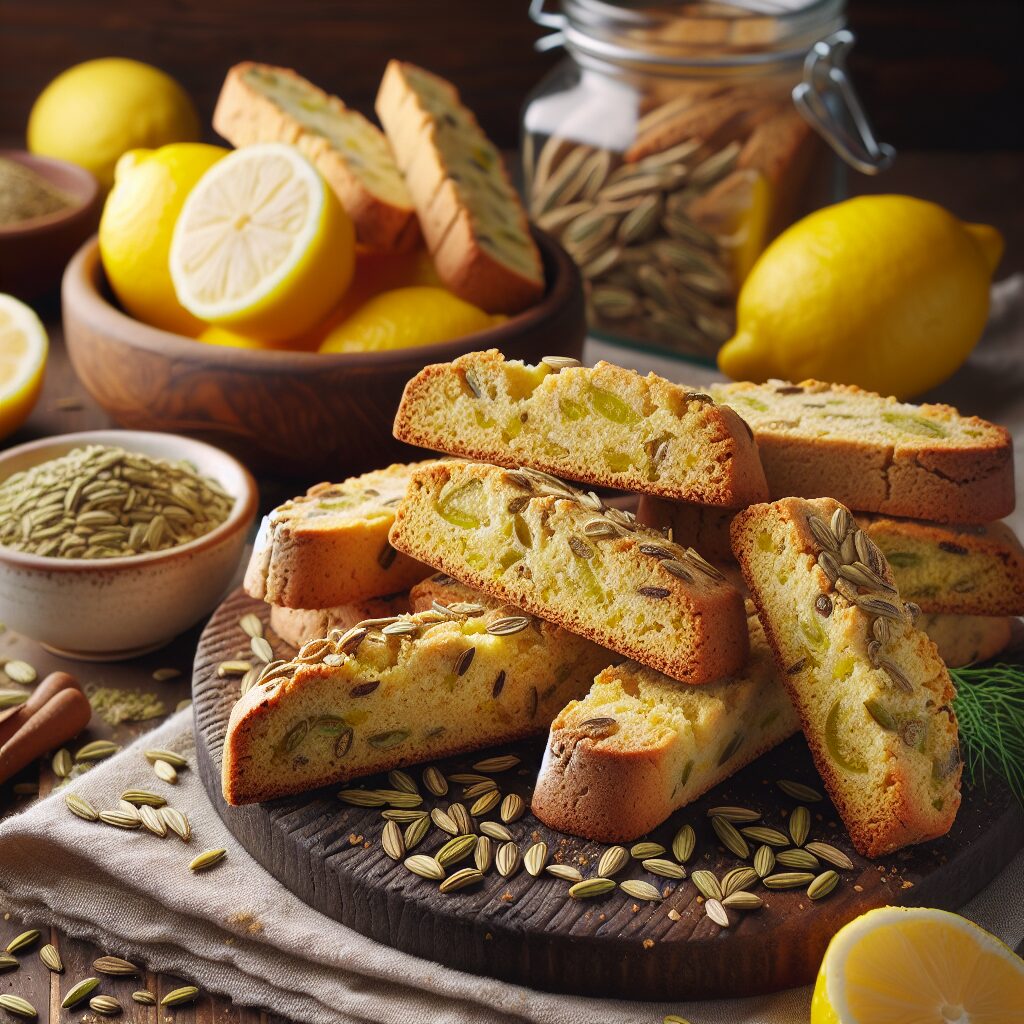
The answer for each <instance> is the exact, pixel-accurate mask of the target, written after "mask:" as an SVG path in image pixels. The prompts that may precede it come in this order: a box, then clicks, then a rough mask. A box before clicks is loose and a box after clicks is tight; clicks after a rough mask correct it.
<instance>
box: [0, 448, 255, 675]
mask: <svg viewBox="0 0 1024 1024" xmlns="http://www.w3.org/2000/svg"><path fill="white" fill-rule="evenodd" d="M256 505H257V492H256V484H255V482H254V481H253V479H252V477H251V476H250V475H249V473H248V471H247V470H246V469H245V468H244V467H243V466H242V465H241V464H240V463H239V462H238V461H237V460H236V459H234V458H233V457H232V456H230V455H228V454H226V453H225V452H222V451H221V450H220V449H218V448H214V447H213V446H212V445H208V444H204V443H203V442H201V441H195V440H191V439H189V438H184V437H179V436H177V435H174V434H159V433H148V432H145V431H131V430H98V431H89V432H85V433H80V434H65V435H62V436H60V437H53V438H46V439H44V440H41V441H33V442H31V443H30V444H25V445H21V446H19V447H17V448H12V449H10V450H9V451H7V452H5V453H3V455H0V620H2V621H3V622H5V623H6V624H7V625H8V626H10V627H11V628H12V629H14V630H16V631H18V632H19V633H23V634H25V635H26V636H30V637H32V638H33V639H35V640H37V641H39V642H40V643H41V644H43V645H44V646H45V647H48V648H49V649H51V650H53V651H56V652H57V653H60V654H64V655H66V656H69V657H75V658H80V659H88V660H97V661H100V660H102V661H107V660H114V659H118V658H130V657H134V656H136V655H138V654H141V653H143V652H145V651H150V650H155V649H156V648H158V647H161V646H163V645H164V644H166V643H168V642H169V641H170V640H172V639H173V638H174V637H175V636H177V635H178V634H179V633H181V632H183V631H184V630H186V629H188V628H189V627H190V626H192V625H194V624H195V623H196V622H198V621H199V620H200V619H201V618H203V616H205V615H206V614H208V613H209V612H210V611H211V610H212V609H213V608H214V607H215V606H216V604H217V602H218V601H219V599H220V598H221V597H222V596H223V594H224V592H225V591H226V589H227V588H228V586H229V585H230V584H231V582H232V579H233V578H234V575H235V573H236V570H237V568H238V563H239V560H240V558H241V554H242V549H243V547H244V545H245V541H246V538H247V536H248V533H249V530H250V527H251V526H252V523H253V520H254V518H255V514H256Z"/></svg>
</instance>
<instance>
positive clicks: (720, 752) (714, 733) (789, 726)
mask: <svg viewBox="0 0 1024 1024" xmlns="http://www.w3.org/2000/svg"><path fill="white" fill-rule="evenodd" d="M799 728H800V722H799V719H798V718H797V714H796V711H795V710H794V709H793V705H792V703H791V701H790V699H789V695H788V694H787V693H786V690H785V688H784V687H783V685H782V683H781V682H780V681H779V679H778V676H777V674H776V670H775V665H774V662H773V660H772V653H771V650H770V649H769V647H768V644H767V642H766V641H765V638H764V633H763V632H762V630H761V626H760V623H759V622H758V620H757V618H756V616H753V615H751V617H750V659H749V660H748V662H747V664H746V665H745V666H744V667H743V669H742V671H740V672H738V673H737V674H736V675H735V676H733V677H732V678H730V679H725V680H722V681H721V682H717V683H710V684H708V685H707V686H699V687H696V686H680V685H679V684H678V683H677V682H676V681H675V680H673V679H669V678H668V677H667V676H664V675H662V674H661V673H660V672H655V671H654V670H653V669H649V668H645V667H643V666H642V665H638V664H636V662H630V661H627V662H624V663H623V664H621V665H617V666H614V667H612V668H606V669H605V670H604V671H603V672H602V673H601V674H600V675H599V676H598V677H597V679H595V680H594V685H593V686H592V687H591V688H590V692H589V693H588V694H587V696H586V697H584V698H583V699H582V700H579V701H573V703H571V704H569V705H568V706H567V707H566V708H565V709H564V710H563V711H562V712H561V713H560V714H559V716H558V717H557V718H556V719H555V721H554V722H553V723H552V726H551V733H550V735H549V737H548V745H547V748H546V749H545V751H544V762H543V764H542V766H541V770H540V776H539V778H538V779H537V785H536V788H535V789H534V793H533V813H534V814H535V815H536V816H537V817H538V818H540V820H541V821H543V822H544V823H545V824H546V825H549V826H550V827H551V828H555V829H558V830H559V831H561V832H571V833H573V834H574V835H580V836H585V837H586V838H588V839H593V840H597V841H600V842H609V843H611V842H628V841H629V840H632V839H636V838H637V837H638V836H642V835H644V834H645V833H646V832H649V831H650V830H651V829H652V828H654V827H655V826H657V825H660V824H661V822H663V821H664V820H665V819H666V818H667V817H668V816H669V815H670V814H671V813H672V812H673V811H675V810H678V809H679V808H680V807H685V806H686V805H687V804H689V803H691V802H692V801H694V800H696V799H697V798H698V797H699V796H701V795H702V794H703V793H706V792H707V791H708V790H709V789H711V788H712V787H713V786H715V785H717V784H718V783H719V782H721V781H722V780H723V779H725V778H727V777H728V776H730V775H732V774H733V773H734V772H737V771H739V770H740V768H742V767H743V766H744V765H746V764H749V763H750V762H751V761H753V760H754V759H755V758H756V757H758V756H760V755H761V754H762V753H764V752H765V751H766V750H769V749H771V748H772V747H774V746H775V745H776V744H778V743H781V742H782V741H783V740H784V739H786V738H787V737H788V736H791V735H792V734H793V733H794V732H796V731H797V730H798V729H799Z"/></svg>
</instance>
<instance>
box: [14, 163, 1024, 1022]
mask: <svg viewBox="0 0 1024 1024" xmlns="http://www.w3.org/2000/svg"><path fill="white" fill-rule="evenodd" d="M1022 183H1024V154H1020V153H995V154H950V153H943V154H901V157H900V159H899V160H898V161H897V163H896V165H895V167H894V168H893V169H892V171H890V172H889V173H888V174H887V175H886V176H884V177H882V178H878V179H874V180H870V181H863V180H862V181H861V183H860V184H859V185H858V187H859V188H860V189H861V190H863V191H870V192H880V191H891V192H906V193H909V194H913V195H917V196H921V197H923V198H927V199H932V200H934V201H936V202H940V203H942V204H943V205H945V206H947V207H949V208H950V209H951V210H953V211H954V212H955V213H957V215H959V216H961V217H963V218H964V219H967V220H981V221H987V222H989V223H993V224H996V225H998V226H999V228H1000V230H1002V231H1003V232H1004V235H1005V236H1006V241H1007V248H1006V256H1005V258H1004V261H1003V265H1002V268H1001V270H1000V276H1005V274H1007V273H1009V272H1014V271H1021V270H1024V206H1021V204H1019V203H1017V202H1016V195H1017V194H1018V192H1019V190H1020V186H1021V184H1022ZM37 308H38V310H39V312H40V315H41V316H42V317H43V319H44V322H45V323H46V325H47V328H48V329H49V331H50V338H51V344H52V349H51V353H50V358H49V364H48V367H47V374H46V382H45V385H44V388H43V393H42V397H41V398H40V401H39V404H38V405H37V406H36V409H35V411H34V412H33V414H32V416H31V418H30V419H29V421H28V423H27V424H26V425H25V427H23V428H22V429H21V430H20V431H18V433H17V434H16V435H14V436H13V437H11V438H9V439H8V440H7V442H6V445H14V444H20V443H21V442H23V441H27V440H31V439H34V438H37V437H43V436H48V435H52V434H61V433H67V432H69V431H77V430H94V429H98V428H103V427H108V426H112V425H113V424H111V422H110V421H109V420H108V418H107V417H106V415H105V414H104V413H103V412H102V411H101V410H100V409H99V408H98V407H97V406H96V405H95V403H93V402H92V400H91V399H90V398H89V397H88V396H87V395H86V394H85V392H84V391H83V390H82V388H81V385H80V384H79V383H78V381H77V379H76V378H75V375H74V371H73V370H72V368H71V365H70V363H69V361H68V358H67V353H66V352H65V349H64V345H63V338H62V335H61V329H60V309H59V303H58V301H57V299H56V297H51V298H50V299H48V300H45V301H44V302H42V303H37ZM627 358H628V357H627ZM680 375H681V376H682V375H684V370H683V367H682V365H681V368H680ZM312 482H313V481H310V483H312ZM290 489H291V488H290V487H289V486H287V485H283V484H280V483H278V482H275V481H272V480H261V481H260V490H261V511H265V510H266V509H268V508H270V507H272V506H273V505H274V504H276V503H278V502H279V501H281V500H283V499H284V498H285V497H287V496H289V495H288V493H287V492H288V491H289V490H290ZM197 637H198V630H193V631H190V632H189V633H188V634H186V635H184V636H182V637H179V638H178V639H177V640H176V641H175V642H174V643H173V644H172V645H171V646H169V647H167V648H165V649H164V650H163V651H160V652H157V653H156V654H152V655H148V656H147V657H145V658H141V659H138V660H137V661H131V662H124V663H121V664H117V665H90V664H84V663H74V662H68V661H65V660H63V659H59V658H56V657H54V656H52V655H50V654H47V653H46V652H44V651H43V650H42V649H41V648H40V647H39V646H38V645H37V644H35V643H33V642H32V641H29V640H26V639H24V638H22V637H18V636H16V635H15V634H13V633H12V632H11V631H9V630H8V631H6V632H4V633H3V634H0V658H3V659H10V658H13V657H18V658H23V659H24V660H26V661H28V662H29V663H30V664H32V665H34V666H35V667H36V668H37V669H38V670H39V674H40V676H42V675H44V674H45V673H46V672H48V671H52V670H53V669H55V668H62V669H64V670H65V671H70V672H71V673H72V674H74V675H77V677H78V678H79V680H80V681H81V682H82V683H83V684H88V683H90V682H94V683H96V684H97V685H103V686H105V687H117V688H123V689H126V690H142V691H146V692H149V693H155V694H158V695H159V697H160V698H161V699H162V700H163V702H164V704H165V706H166V709H167V711H168V712H173V710H174V708H175V706H176V705H177V703H178V702H179V701H180V700H183V699H186V698H187V697H188V696H189V670H190V667H191V664H192V656H193V653H194V651H195V645H196V640H197ZM165 666H172V667H176V668H178V669H180V670H181V671H182V675H181V676H180V677H178V678H177V679H175V680H172V681H170V682H156V681H154V680H153V679H152V672H153V670H154V669H155V668H158V667H165ZM161 720H162V719H159V718H157V719H154V720H151V721H149V722H144V723H126V724H122V725H119V726H116V727H111V726H109V725H107V724H106V723H105V722H104V721H103V720H102V718H101V717H100V716H99V715H94V716H93V722H92V724H91V725H90V727H89V730H88V732H87V733H86V734H84V736H83V739H82V742H84V741H85V740H86V739H96V738H101V737H103V738H106V737H110V738H112V739H114V740H116V741H117V742H118V743H120V744H122V745H124V744H127V743H129V742H131V740H132V739H134V738H135V737H136V736H138V735H140V734H141V733H142V732H144V731H145V730H147V729H148V728H151V727H153V726H154V725H156V724H158V723H159V722H160V721H161ZM16 784H22V785H25V786H36V785H37V786H38V794H39V795H40V796H45V795H46V794H47V793H48V792H49V791H50V789H51V788H52V786H53V784H54V778H53V774H52V772H51V771H50V768H49V763H48V761H47V762H45V763H40V764H38V765H36V766H33V767H31V768H29V769H26V770H25V771H24V772H23V773H22V774H21V775H20V776H19V777H18V778H16V779H13V780H11V782H8V783H6V784H5V785H3V786H2V787H0V818H2V817H4V816H6V815H8V814H12V813H15V812H17V811H19V810H23V809H24V808H25V807H26V806H28V804H29V803H30V802H31V801H32V800H34V799H35V798H36V797H35V794H34V793H32V794H25V793H15V791H14V790H15V785H16ZM19 788H21V787H19ZM32 926H33V923H32V922H31V921H25V922H21V921H17V920H14V919H13V918H12V917H11V916H10V915H9V914H8V913H6V912H5V911H4V907H3V894H2V893H0V949H3V947H5V946H6V945H7V943H8V942H9V941H10V939H11V938H13V937H14V936H15V935H17V934H18V933H19V932H21V931H23V930H24V929H26V928H29V927H32ZM47 940H48V941H50V942H52V943H53V944H54V945H55V946H57V948H58V949H59V950H60V954H61V957H62V958H63V961H64V965H65V971H64V973H63V974H62V975H56V974H51V973H50V972H49V971H48V970H47V969H46V968H45V967H44V966H43V964H42V962H41V961H40V960H39V957H38V953H37V950H38V948H39V946H40V945H42V943H43V942H44V941H47ZM104 952H106V951H105V950H100V949H98V948H96V947H94V946H92V945H91V944H89V943H86V942H81V941H78V940H72V939H68V938H65V937H64V936H61V935H56V934H51V935H49V936H45V935H44V937H43V938H42V939H41V940H40V942H39V944H38V945H37V946H36V947H35V949H33V950H32V951H30V952H27V953H25V954H23V955H22V957H21V961H22V966H21V967H19V968H18V970H16V971H12V972H6V973H2V974H0V993H2V992H15V993H17V994H19V995H22V996H23V997H25V998H27V999H28V1000H29V1001H30V1002H31V1003H32V1004H33V1005H34V1006H35V1007H36V1009H37V1010H38V1011H39V1021H40V1024H47V1022H48V1021H50V1020H53V1021H57V1020H60V1019H63V1020H71V1019H80V1020H82V1021H84V1022H88V1024H92V1022H94V1021H95V1020H97V1019H102V1018H97V1017H96V1015H94V1014H93V1013H92V1012H91V1011H89V1010H88V1006H87V1004H82V1005H80V1006H79V1007H78V1008H76V1009H75V1010H65V1011H62V1010H61V1008H60V1003H61V999H62V998H63V996H64V994H65V993H66V992H67V990H68V989H69V988H70V986H71V985H72V984H74V983H75V982H76V981H78V980H79V979H81V978H83V977H87V976H89V975H92V974H94V971H93V969H92V962H93V960H94V959H95V958H96V957H98V956H100V955H102V954H103V953H104ZM191 980H192V979H179V978H173V977H169V976H167V975H159V976H157V975H147V976H146V977H144V978H140V979H130V978H129V979H124V980H119V979H110V980H109V982H108V983H105V984H104V985H103V991H105V992H109V993H111V994H114V995H116V996H117V997H118V998H119V999H120V1000H121V1002H122V1003H123V1005H124V1010H125V1012H124V1015H123V1016H122V1017H120V1018H117V1019H119V1020H124V1021H130V1022H139V1024H156V1022H157V1021H159V1020H163V1021H165V1022H169V1021H176V1022H178V1024H193V1022H197V1024H213V1022H214V1021H216V1022H218V1024H232V1022H236V1021H237V1022H245V1024H255V1022H257V1021H259V1022H260V1024H265V1022H267V1021H277V1020H280V1018H276V1017H273V1016H271V1015H268V1014H263V1013H259V1012H257V1011H252V1010H246V1009H241V1008H237V1007H234V1006H233V1005H232V1004H231V1002H230V1000H228V999H225V998H222V997H219V996H216V997H215V996H209V995H203V996H201V997H200V998H199V999H198V1000H197V1001H196V1003H195V1004H194V1005H192V1006H185V1007H181V1008H179V1009H172V1010H167V1009H162V1008H158V1007H147V1006H141V1005H139V1004H136V1003H134V1002H132V1000H131V993H132V991H134V990H135V989H136V988H142V987H145V988H148V989H149V990H150V991H151V992H153V993H154V994H155V995H157V996H158V997H161V996H162V995H164V994H166V993H167V992H169V991H171V989H173V988H175V987H177V986H178V985H180V984H183V983H187V982H190V981H191ZM83 1007H84V1009H83ZM4 1016H5V1017H6V1015H4ZM10 1019H12V1020H13V1019H14V1018H10Z"/></svg>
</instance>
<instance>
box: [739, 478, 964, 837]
mask: <svg viewBox="0 0 1024 1024" xmlns="http://www.w3.org/2000/svg"><path fill="white" fill-rule="evenodd" d="M732 541H733V549H734V552H735V554H736V557H737V559H738V561H739V563H740V567H741V568H742V570H743V575H744V577H745V578H746V581H747V585H748V587H749V588H750V593H751V596H752V597H753V599H754V602H755V604H756V605H757V609H758V614H759V617H760V619H761V623H762V625H763V626H764V631H765V635H766V636H767V638H768V642H769V643H770V645H771V647H772V649H773V651H774V654H775V659H776V663H777V665H778V667H779V671H780V673H781V675H782V678H783V681H784V683H785V685H786V688H787V689H788V691H789V695H790V697H791V699H792V701H793V704H794V706H795V707H796V709H797V711H798V713H799V715H800V719H801V724H802V727H803V731H804V735H805V736H806V737H807V742H808V745H809V746H810V748H811V753H812V754H813V756H814V761H815V764H816V765H817V768H818V772H819V774H820V775H821V778H822V780H823V781H824V783H825V786H826V788H827V789H828V791H829V795H830V796H831V797H832V801H833V803H834V804H835V805H836V809H837V810H838V811H839V814H840V815H841V817H842V819H843V821H844V822H845V824H846V828H847V830H848V831H849V833H850V838H851V839H852V841H853V843H854V845H855V846H856V847H857V849H858V850H859V851H860V852H861V853H862V854H864V855H865V856H867V857H878V856H881V855H882V854H885V853H889V852H891V851H893V850H897V849H899V848H900V847H903V846H906V845H908V844H910V843H919V842H923V841H925V840H927V839H934V838H936V837H937V836H941V835H945V834H946V832H948V831H949V828H950V826H951V825H952V824H953V819H954V818H955V816H956V812H957V808H958V807H959V806H960V773H961V762H960V755H959V751H958V746H957V722H956V716H955V714H954V712H953V708H952V701H953V698H954V696H955V692H954V689H953V684H952V682H951V681H950V678H949V673H948V672H947V671H946V666H945V665H944V664H943V663H942V659H941V658H940V657H939V655H938V652H937V651H936V649H935V645H934V644H933V643H932V642H931V640H929V639H928V637H927V635H926V634H925V633H923V632H921V631H920V630H919V629H916V628H915V627H914V625H913V619H912V615H913V609H911V608H909V607H907V606H905V605H904V603H903V601H902V600H901V598H900V595H899V592H898V591H897V589H896V586H895V582H894V577H893V573H892V570H891V568H890V567H889V565H888V564H887V563H886V561H885V558H884V557H883V555H882V554H881V552H880V551H879V550H878V548H877V547H876V546H875V545H874V543H873V542H872V541H871V540H870V538H869V537H868V536H867V535H866V534H865V533H864V532H863V531H861V530H859V529H858V528H857V526H856V524H855V523H854V521H853V517H852V516H851V515H850V513H849V512H848V511H847V509H846V508H845V507H844V506H842V505H840V504H839V503H838V502H836V501H834V500H832V499H831V498H820V499H817V500H813V501H808V500H805V499H800V498H785V499H783V500H781V501H777V502H774V503H773V504H767V505H753V506H751V507H750V508H748V509H746V510H744V511H743V512H740V513H739V514H738V515H737V516H736V519H735V520H734V521H733V525H732Z"/></svg>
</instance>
